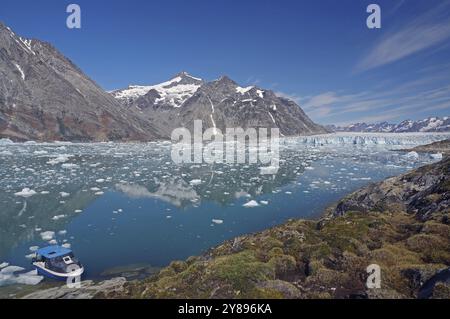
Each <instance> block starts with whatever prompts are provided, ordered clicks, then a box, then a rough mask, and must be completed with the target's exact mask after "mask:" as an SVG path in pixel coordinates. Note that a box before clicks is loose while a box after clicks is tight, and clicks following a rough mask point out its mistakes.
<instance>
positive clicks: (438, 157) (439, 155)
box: [430, 153, 442, 160]
mask: <svg viewBox="0 0 450 319" xmlns="http://www.w3.org/2000/svg"><path fill="white" fill-rule="evenodd" d="M430 156H431V158H432V159H435V160H441V159H442V153H437V154H431V155H430Z"/></svg>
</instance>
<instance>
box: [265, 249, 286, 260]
mask: <svg viewBox="0 0 450 319" xmlns="http://www.w3.org/2000/svg"><path fill="white" fill-rule="evenodd" d="M281 255H284V252H283V249H281V248H280V247H275V248H272V249H271V250H270V251H269V253H268V254H267V256H268V257H269V259H270V258H272V257H275V256H281Z"/></svg>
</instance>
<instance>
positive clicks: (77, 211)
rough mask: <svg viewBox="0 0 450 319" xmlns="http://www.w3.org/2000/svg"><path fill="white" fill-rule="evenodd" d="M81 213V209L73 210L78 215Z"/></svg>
mask: <svg viewBox="0 0 450 319" xmlns="http://www.w3.org/2000/svg"><path fill="white" fill-rule="evenodd" d="M82 212H83V211H82V210H81V209H76V210H75V213H77V214H79V213H82Z"/></svg>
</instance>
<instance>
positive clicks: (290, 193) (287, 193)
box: [284, 192, 292, 195]
mask: <svg viewBox="0 0 450 319" xmlns="http://www.w3.org/2000/svg"><path fill="white" fill-rule="evenodd" d="M284 193H285V194H286V195H292V192H284Z"/></svg>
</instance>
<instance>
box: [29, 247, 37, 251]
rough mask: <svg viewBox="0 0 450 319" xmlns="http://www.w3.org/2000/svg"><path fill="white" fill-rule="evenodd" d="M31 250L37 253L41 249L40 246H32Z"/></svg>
mask: <svg viewBox="0 0 450 319" xmlns="http://www.w3.org/2000/svg"><path fill="white" fill-rule="evenodd" d="M29 249H30V251H32V252H35V251H37V250H38V249H39V246H31V247H30V248H29Z"/></svg>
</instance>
